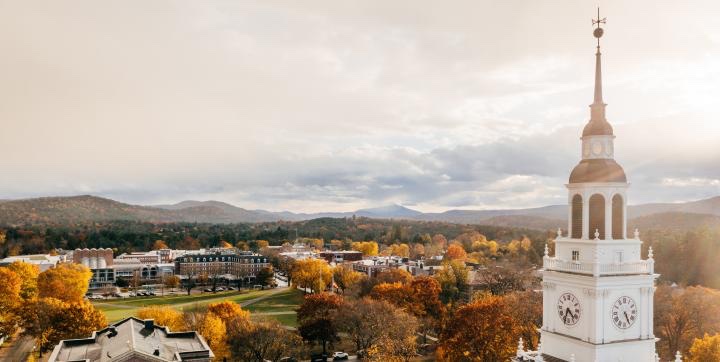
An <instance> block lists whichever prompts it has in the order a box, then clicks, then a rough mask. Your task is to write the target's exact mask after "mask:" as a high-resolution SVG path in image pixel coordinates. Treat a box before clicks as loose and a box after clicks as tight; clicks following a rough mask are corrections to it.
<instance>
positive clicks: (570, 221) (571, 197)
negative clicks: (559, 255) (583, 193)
mask: <svg viewBox="0 0 720 362" xmlns="http://www.w3.org/2000/svg"><path fill="white" fill-rule="evenodd" d="M570 195H571V196H570V200H569V201H568V228H567V230H568V233H567V236H568V238H571V237H572V222H573V220H572V199H573V197H574V195H572V194H570Z"/></svg>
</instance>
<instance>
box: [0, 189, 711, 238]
mask: <svg viewBox="0 0 720 362" xmlns="http://www.w3.org/2000/svg"><path fill="white" fill-rule="evenodd" d="M567 210H568V209H567V206H564V205H552V206H545V207H539V208H530V209H507V210H449V211H445V212H441V213H422V212H420V211H417V210H413V209H410V208H407V207H404V206H402V205H397V204H393V205H388V206H383V207H377V208H368V209H360V210H357V211H354V212H328V213H293V212H290V211H282V212H271V211H265V210H247V209H243V208H240V207H237V206H234V205H230V204H228V203H224V202H220V201H183V202H180V203H177V204H172V205H156V206H139V205H131V204H125V203H121V202H117V201H114V200H110V199H105V198H101V197H96V196H88V195H84V196H72V197H42V198H35V199H22V200H0V224H5V225H18V224H25V223H30V224H38V223H50V224H52V223H82V222H93V221H108V220H132V221H145V222H157V223H165V222H202V223H240V222H251V223H255V222H269V221H280V220H285V221H302V220H311V219H317V218H328V217H329V218H344V217H352V216H358V217H369V218H379V219H393V218H394V219H408V220H423V221H442V222H451V223H460V224H485V225H494V226H510V227H524V228H531V229H541V230H548V229H555V228H557V227H562V228H567V221H566V220H567ZM658 214H663V215H664V216H662V217H660V216H657V217H656V215H658ZM689 214H698V215H704V216H702V218H701V219H702V220H701V221H698V220H699V219H698V218H699V216H698V217H695V218H694V219H693V217H692V216H687V215H689ZM628 216H629V218H631V219H632V220H631V221H632V222H631V223H629V225H628V226H630V227H635V226H633V223H635V222H637V225H638V226H637V227H640V228H641V229H642V228H644V227H642V226H643V225H650V224H653V223H660V224H666V225H673V220H676V219H673V217H676V218H677V225H678V226H681V225H689V224H695V223H699V225H703V223H705V224H711V225H714V224H715V219H714V218H712V217H708V216H714V217H718V218H720V197H713V198H710V199H705V200H699V201H692V202H685V203H675V204H670V203H664V204H662V203H657V204H644V205H635V206H630V207H629V208H628ZM650 216H652V217H650ZM646 217H647V218H646ZM658 220H665V221H658Z"/></svg>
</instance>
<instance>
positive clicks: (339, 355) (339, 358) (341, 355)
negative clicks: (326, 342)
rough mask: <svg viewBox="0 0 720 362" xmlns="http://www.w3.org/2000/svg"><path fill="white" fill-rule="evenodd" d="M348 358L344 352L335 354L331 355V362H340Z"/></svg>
mask: <svg viewBox="0 0 720 362" xmlns="http://www.w3.org/2000/svg"><path fill="white" fill-rule="evenodd" d="M348 358H350V356H349V355H348V354H347V353H345V352H335V353H333V361H342V360H346V359H348Z"/></svg>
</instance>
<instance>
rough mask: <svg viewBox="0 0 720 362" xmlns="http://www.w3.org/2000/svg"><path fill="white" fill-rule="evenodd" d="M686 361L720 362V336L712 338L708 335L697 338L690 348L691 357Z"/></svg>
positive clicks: (716, 335)
mask: <svg viewBox="0 0 720 362" xmlns="http://www.w3.org/2000/svg"><path fill="white" fill-rule="evenodd" d="M686 361H688V362H706V361H720V334H715V335H713V336H710V335H708V334H707V333H706V334H705V336H703V338H695V340H694V341H693V344H692V346H690V357H689V358H687V359H686Z"/></svg>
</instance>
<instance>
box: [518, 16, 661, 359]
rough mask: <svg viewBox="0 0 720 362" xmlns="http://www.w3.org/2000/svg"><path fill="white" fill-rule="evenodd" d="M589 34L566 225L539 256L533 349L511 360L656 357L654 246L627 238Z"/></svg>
mask: <svg viewBox="0 0 720 362" xmlns="http://www.w3.org/2000/svg"><path fill="white" fill-rule="evenodd" d="M601 23H604V19H600V17H599V16H598V19H597V20H595V21H594V24H598V27H597V28H596V29H595V32H594V36H595V37H596V38H597V39H598V45H597V51H596V54H595V92H594V93H595V95H594V102H593V103H592V105H590V121H589V122H588V123H587V125H586V126H585V128H584V130H583V133H582V138H581V139H582V149H581V154H582V160H581V161H580V163H579V164H578V165H577V166H576V167H575V168H574V169H573V171H572V173H571V174H570V179H569V182H568V184H567V189H568V231H567V233H563V232H562V230H558V235H557V238H556V239H555V255H554V256H550V255H549V252H548V248H547V247H546V248H545V256H544V257H543V269H544V270H543V281H542V291H543V323H542V327H541V331H540V343H539V345H538V350H537V351H524V350H523V347H522V341H521V342H520V345H519V346H518V350H517V357H516V358H515V361H600V362H610V361H613V362H615V361H629V360H632V361H638V362H655V361H657V355H656V354H655V342H656V340H657V339H656V338H655V334H654V333H653V293H654V291H655V287H654V286H655V279H656V278H657V277H658V275H657V274H655V272H654V260H653V252H652V249H649V251H648V254H647V259H643V258H642V255H641V252H640V251H641V245H642V241H641V240H640V238H639V234H638V232H637V230H636V231H635V233H634V235H632V237H630V238H628V236H627V235H626V233H627V232H626V230H627V212H626V211H627V200H628V199H627V189H628V186H629V185H628V182H627V178H626V175H625V171H624V170H623V168H622V167H621V166H620V165H619V164H618V163H617V162H615V159H614V147H613V142H614V139H615V135H614V133H613V128H612V126H611V125H610V123H608V121H607V119H606V118H605V106H606V104H605V103H604V101H603V97H602V76H601V53H600V37H601V36H602V34H603V29H602V28H600V24H601Z"/></svg>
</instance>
